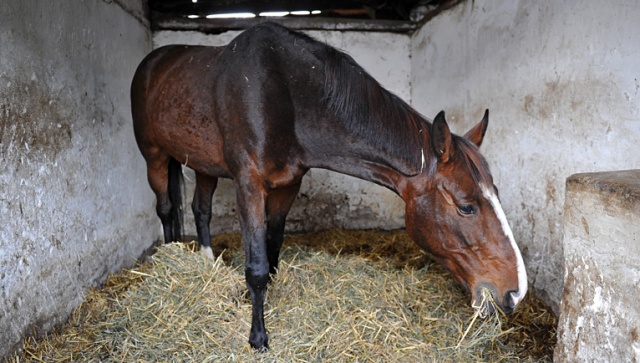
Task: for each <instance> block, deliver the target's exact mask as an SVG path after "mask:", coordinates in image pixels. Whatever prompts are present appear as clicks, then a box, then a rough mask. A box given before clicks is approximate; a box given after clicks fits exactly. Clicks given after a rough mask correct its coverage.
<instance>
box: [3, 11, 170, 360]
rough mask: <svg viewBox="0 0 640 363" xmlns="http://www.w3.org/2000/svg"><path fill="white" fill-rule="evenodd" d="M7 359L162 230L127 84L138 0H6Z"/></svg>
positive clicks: (144, 29) (139, 21) (139, 49)
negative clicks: (26, 337)
mask: <svg viewBox="0 0 640 363" xmlns="http://www.w3.org/2000/svg"><path fill="white" fill-rule="evenodd" d="M0 44H1V46H0V216H1V221H0V359H1V358H2V356H4V355H5V354H7V353H8V352H9V351H11V350H12V349H13V348H15V347H16V346H17V343H18V342H19V341H20V339H21V337H23V336H24V335H27V334H31V333H32V332H33V329H34V328H36V329H37V330H38V331H40V332H42V331H46V330H48V329H50V328H52V327H53V326H55V325H56V324H58V323H60V322H62V321H64V320H65V319H66V317H67V316H68V314H69V313H70V312H71V311H72V309H73V308H75V307H76V306H77V305H78V304H79V303H80V302H81V301H82V299H83V297H84V294H85V292H86V291H87V289H88V288H90V287H92V286H95V285H96V284H98V283H100V282H102V281H104V279H105V278H106V276H107V274H108V273H109V272H111V271H116V270H118V269H120V268H121V267H122V266H127V265H131V264H132V263H133V262H134V261H135V259H136V258H137V257H139V256H140V255H141V253H142V251H143V250H144V249H145V248H146V247H148V246H149V245H150V244H151V242H153V241H154V240H155V239H157V234H158V228H157V225H156V219H157V217H156V216H155V212H154V203H155V198H154V196H153V194H152V193H151V192H150V190H149V187H148V185H147V183H146V174H145V169H144V161H143V159H142V157H141V156H140V155H139V152H138V150H137V147H136V145H135V140H134V137H133V130H132V126H131V116H130V114H131V111H130V106H129V84H130V82H131V78H132V77H133V72H134V70H135V67H136V66H137V64H138V63H139V61H140V60H141V59H142V58H143V57H144V55H145V54H146V53H148V52H149V51H150V50H151V36H150V32H149V30H148V25H147V24H146V20H144V14H143V8H142V2H141V1H139V0H121V1H115V2H111V1H109V2H106V1H99V0H86V1H81V2H80V1H71V0H65V1H48V0H3V1H2V3H1V5H0Z"/></svg>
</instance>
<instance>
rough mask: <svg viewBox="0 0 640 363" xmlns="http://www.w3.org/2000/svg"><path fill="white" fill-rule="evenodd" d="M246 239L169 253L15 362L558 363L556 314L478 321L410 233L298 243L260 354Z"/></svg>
mask: <svg viewBox="0 0 640 363" xmlns="http://www.w3.org/2000/svg"><path fill="white" fill-rule="evenodd" d="M318 236H320V237H318ZM349 239H355V240H357V241H351V242H352V243H350V244H349V246H351V247H349V248H351V249H352V250H347V249H345V248H343V246H342V242H345V241H346V242H349V241H348V240H349ZM239 240H240V238H239V236H237V235H225V236H219V237H217V238H216V241H215V245H216V246H217V248H218V249H224V250H225V252H224V253H223V254H222V257H221V258H219V259H218V260H216V261H215V262H213V261H210V260H206V259H205V258H203V257H201V256H200V255H199V254H196V253H193V252H192V247H193V245H188V244H187V245H184V244H170V245H165V246H162V247H160V248H159V249H158V251H157V253H156V254H155V255H154V256H153V261H152V262H148V263H145V264H143V265H141V266H139V267H137V268H135V269H133V270H128V271H125V272H123V273H122V274H120V275H116V276H112V277H110V279H109V280H108V282H107V284H106V286H105V287H104V288H103V289H101V290H93V291H91V292H90V293H89V294H88V296H87V298H86V300H85V302H84V303H83V304H82V306H80V307H79V308H78V309H77V310H76V311H75V312H74V314H73V316H72V317H71V319H70V321H69V323H68V324H67V325H66V326H65V327H62V328H61V329H59V330H58V331H57V332H55V333H52V334H49V336H48V337H46V339H41V340H37V341H36V340H33V339H29V340H28V341H26V342H25V345H24V348H23V351H22V353H21V354H20V355H16V356H15V357H13V358H11V359H9V361H11V362H22V361H42V362H63V361H87V362H91V361H95V362H98V361H100V362H132V361H136V362H159V361H164V362H176V361H185V362H186V361H189V362H192V361H193V362H196V361H197V362H218V361H229V362H354V361H358V362H390V361H395V362H416V361H429V362H430V361H437V362H442V361H494V362H495V361H531V362H533V361H536V362H537V361H551V350H550V348H552V347H553V343H554V342H552V341H551V340H552V339H553V338H554V336H553V331H547V332H546V333H547V335H546V336H545V335H544V334H541V333H540V331H539V330H540V329H547V330H553V328H552V327H554V326H555V318H554V317H553V316H552V315H551V314H550V313H549V312H548V311H544V309H543V308H541V305H539V304H538V305H536V303H535V301H532V298H531V297H529V298H527V299H526V300H525V302H524V303H523V305H522V306H520V307H519V308H518V311H517V312H516V314H515V315H513V316H510V317H506V318H505V317H501V316H497V317H493V318H490V319H487V320H484V319H480V318H478V319H475V320H474V310H473V309H472V308H471V307H469V306H468V300H469V297H468V296H467V294H465V293H464V292H463V291H462V290H461V289H460V287H459V286H458V285H457V283H456V282H455V281H454V279H453V278H452V277H450V276H449V274H448V273H447V272H446V271H444V270H443V269H442V268H441V267H440V266H439V265H437V264H435V263H433V261H431V260H430V259H429V257H428V256H426V255H425V254H424V253H422V252H421V251H420V250H418V249H417V247H416V248H414V246H412V244H411V242H410V241H409V240H408V238H407V237H406V234H404V233H402V232H394V233H376V232H345V231H331V232H322V233H317V234H313V235H311V234H309V235H294V236H290V237H288V240H287V243H286V246H285V248H284V249H283V253H282V257H281V264H280V270H279V272H278V275H277V277H276V278H275V280H274V281H273V283H272V284H271V285H270V287H269V292H268V296H267V302H266V306H265V320H266V325H267V329H268V331H269V338H270V346H271V350H270V351H269V352H267V353H262V354H259V353H255V352H253V351H252V350H251V349H250V348H249V345H248V343H247V339H248V333H249V329H250V324H251V304H250V301H249V299H248V297H247V293H246V287H245V284H244V276H243V273H242V271H243V268H242V258H241V255H242V254H241V248H239V246H240V242H239ZM363 241H364V242H363ZM319 244H323V246H322V247H323V248H319V246H318V245H319ZM382 250H385V251H384V252H382ZM218 252H221V251H218ZM337 254H340V255H341V256H338V257H337V256H336V255H337ZM400 255H402V256H403V257H398V256H400ZM385 256H393V257H394V258H385ZM225 260H226V261H227V263H225ZM549 345H550V347H549Z"/></svg>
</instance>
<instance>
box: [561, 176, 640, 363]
mask: <svg viewBox="0 0 640 363" xmlns="http://www.w3.org/2000/svg"><path fill="white" fill-rule="evenodd" d="M564 217H565V218H564V239H563V244H564V255H565V271H564V273H565V275H564V276H565V287H564V294H563V297H562V304H561V307H560V310H561V313H560V319H559V323H558V344H557V345H556V348H555V350H554V357H553V358H554V362H640V304H638V295H639V294H640V290H638V287H639V286H640V260H639V259H638V256H640V223H638V221H640V170H630V171H617V172H605V173H587V174H576V175H572V176H571V177H570V178H569V179H567V193H566V203H565V216H564Z"/></svg>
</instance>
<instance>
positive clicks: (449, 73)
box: [411, 0, 640, 313]
mask: <svg viewBox="0 0 640 363" xmlns="http://www.w3.org/2000/svg"><path fill="white" fill-rule="evenodd" d="M638 24H640V3H638V2H636V1H622V0H618V1H610V2H607V4H606V5H603V4H602V3H597V2H592V1H571V2H567V1H549V2H531V1H524V0H496V1H467V2H464V3H463V4H461V5H459V6H457V7H455V8H453V9H450V10H448V11H446V12H444V13H442V14H440V15H439V16H438V17H436V18H435V19H433V20H431V21H430V22H428V23H427V24H426V25H425V26H423V27H422V28H421V29H420V31H418V32H416V33H415V34H414V36H413V37H412V45H411V50H412V54H411V57H412V58H411V59H412V77H411V79H412V82H413V83H412V99H413V104H414V106H415V107H416V108H417V109H418V110H420V111H421V112H423V113H424V114H426V115H430V116H431V117H433V116H434V115H435V114H436V113H437V112H438V111H439V110H441V109H444V110H446V111H447V116H448V120H449V121H450V123H451V126H452V128H453V130H454V131H455V132H458V133H462V132H465V131H466V130H467V129H468V128H469V127H471V126H472V124H473V123H475V122H478V121H479V120H480V117H481V116H482V112H483V110H484V109H485V108H489V109H490V110H491V115H490V122H489V129H488V131H487V137H486V139H485V140H486V141H485V142H484V144H483V147H482V150H483V153H484V155H485V156H486V157H487V158H488V160H489V163H490V165H491V167H492V171H493V174H494V179H495V182H496V185H497V186H498V188H499V189H500V196H501V199H502V201H503V205H504V208H505V212H506V214H507V217H508V218H509V220H510V222H511V226H512V229H513V230H514V235H515V236H516V240H517V241H518V243H519V245H520V246H521V249H522V252H523V257H524V260H525V263H526V264H527V270H528V273H529V280H530V282H531V285H532V286H533V289H534V290H535V292H536V293H537V294H538V295H539V296H541V297H542V298H544V299H545V300H546V301H547V302H548V303H550V304H551V306H552V307H553V308H554V310H555V311H556V313H557V307H558V303H559V302H560V299H561V293H562V286H563V281H562V280H563V278H562V276H563V274H562V266H563V251H562V235H563V230H562V211H563V204H564V189H565V187H564V182H565V179H566V178H567V177H568V176H569V175H571V174H574V173H577V172H586V171H601V170H619V169H633V168H638V167H640V152H638V140H639V139H640V93H639V89H640V68H639V67H638V65H639V64H640V42H639V41H638V36H637V34H636V33H635V32H634V31H632V30H631V29H637V27H638Z"/></svg>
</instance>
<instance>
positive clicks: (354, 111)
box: [324, 46, 429, 174]
mask: <svg viewBox="0 0 640 363" xmlns="http://www.w3.org/2000/svg"><path fill="white" fill-rule="evenodd" d="M325 52H326V53H325V54H324V55H325V58H324V61H325V89H324V101H325V102H326V104H327V107H328V108H329V110H330V112H332V113H333V115H334V116H336V118H337V119H338V120H339V121H340V122H342V124H343V125H344V127H345V128H346V129H347V130H348V131H349V132H351V133H353V134H355V135H357V136H359V137H362V138H365V139H366V140H368V141H369V142H370V143H371V145H372V146H373V147H374V148H375V149H376V150H380V151H382V152H383V153H384V154H385V155H387V156H388V157H390V158H392V159H393V160H398V161H400V162H401V163H402V165H403V166H404V167H403V168H402V170H400V171H401V172H404V173H407V174H414V173H417V172H418V171H419V170H420V165H421V162H422V156H421V149H422V148H423V145H422V137H421V135H420V133H421V132H423V133H426V132H429V131H428V130H429V127H428V123H427V122H426V121H425V119H424V118H423V117H422V116H421V115H420V114H419V113H418V112H416V111H415V110H414V109H413V108H411V107H410V106H409V105H407V104H406V103H405V102H404V101H403V100H401V99H400V98H399V97H398V96H396V95H394V94H393V93H391V92H389V91H387V90H386V89H384V88H383V87H382V86H381V85H380V84H379V83H378V82H377V81H376V80H375V79H374V78H373V77H371V76H370V75H369V74H368V73H367V72H366V71H365V70H364V69H363V68H362V67H361V66H359V65H358V64H357V63H356V62H355V61H354V60H353V58H351V57H350V56H349V55H347V54H345V53H343V52H340V51H338V50H337V49H335V48H332V47H329V46H327V48H326V50H325ZM425 151H426V150H425Z"/></svg>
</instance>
